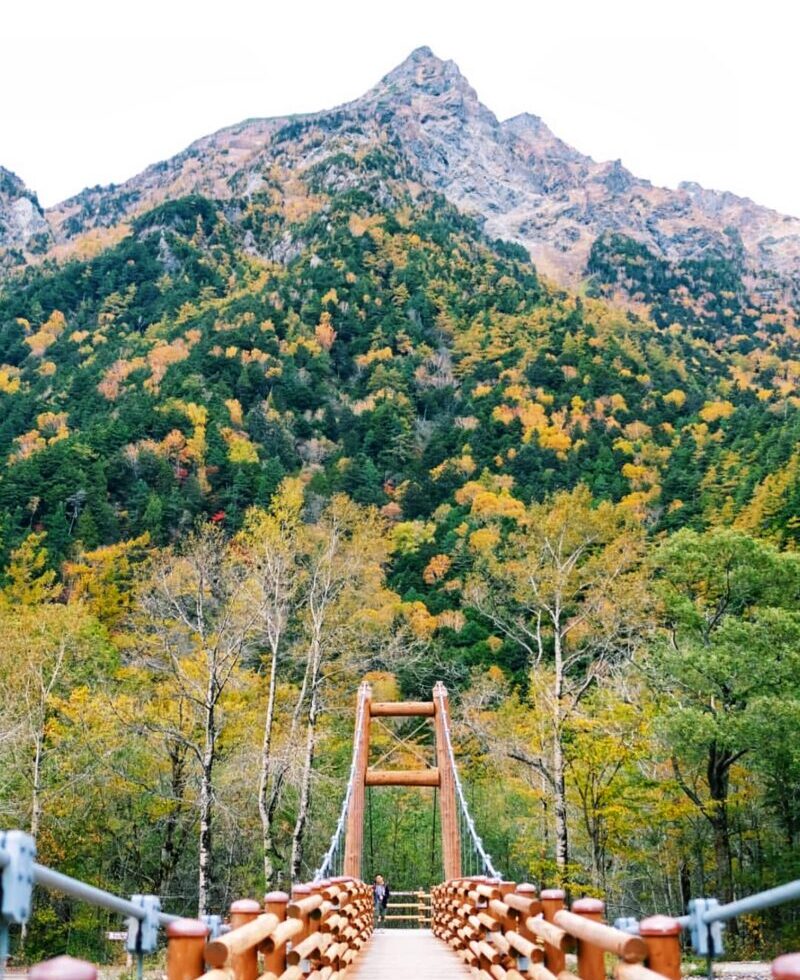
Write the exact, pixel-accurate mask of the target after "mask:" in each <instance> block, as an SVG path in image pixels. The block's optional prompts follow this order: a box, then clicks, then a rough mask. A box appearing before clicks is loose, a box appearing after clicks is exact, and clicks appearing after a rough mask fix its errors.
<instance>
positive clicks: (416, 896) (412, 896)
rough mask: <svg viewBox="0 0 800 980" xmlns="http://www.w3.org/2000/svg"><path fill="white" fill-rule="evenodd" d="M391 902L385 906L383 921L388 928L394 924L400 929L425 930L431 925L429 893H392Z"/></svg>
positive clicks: (419, 891)
mask: <svg viewBox="0 0 800 980" xmlns="http://www.w3.org/2000/svg"><path fill="white" fill-rule="evenodd" d="M391 899H392V900H391V901H390V902H389V904H388V905H387V906H386V914H385V915H384V917H383V921H384V922H385V923H387V924H388V925H389V927H390V928H392V927H394V926H395V924H396V925H397V927H398V928H401V929H414V928H418V929H427V928H428V927H429V926H430V924H431V893H430V892H426V891H422V890H418V891H415V892H392V894H391Z"/></svg>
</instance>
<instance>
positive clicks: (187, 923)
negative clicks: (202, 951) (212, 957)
mask: <svg viewBox="0 0 800 980" xmlns="http://www.w3.org/2000/svg"><path fill="white" fill-rule="evenodd" d="M208 933H209V928H208V926H207V925H206V924H205V922H201V921H200V920H199V919H176V920H175V921H174V922H170V923H169V925H168V926H167V939H189V938H191V937H198V938H202V939H205V937H206V936H207V935H208Z"/></svg>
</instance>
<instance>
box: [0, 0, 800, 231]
mask: <svg viewBox="0 0 800 980" xmlns="http://www.w3.org/2000/svg"><path fill="white" fill-rule="evenodd" d="M423 44H425V45H428V46H429V47H431V48H432V49H433V51H434V52H435V53H436V54H437V55H438V56H439V57H441V58H452V59H453V60H454V61H456V62H457V64H458V65H459V67H460V68H461V70H462V72H463V73H464V74H465V75H466V76H467V78H468V79H469V81H470V82H471V83H472V85H473V86H474V87H475V88H476V89H477V91H478V94H479V96H480V98H481V100H482V101H483V102H484V103H485V104H486V105H487V106H488V107H489V108H490V109H492V110H493V111H494V112H495V114H496V115H497V116H498V117H500V118H501V119H502V118H506V117H508V116H511V115H515V114H516V113H518V112H523V111H528V112H533V113H535V114H537V115H539V116H541V117H542V118H543V119H544V120H545V122H546V123H547V124H548V125H549V126H550V127H551V129H553V130H554V132H555V133H556V134H557V135H559V136H561V137H562V138H563V139H565V140H566V141H567V142H569V143H571V144H572V145H574V146H575V147H577V148H578V149H580V150H581V151H583V152H585V153H588V154H590V155H591V156H593V157H594V158H595V159H598V160H605V159H615V158H617V157H621V158H622V161H623V163H624V164H625V165H626V166H627V167H629V168H630V169H631V170H632V171H634V173H636V174H637V175H638V176H641V177H646V178H648V179H650V180H652V181H653V182H654V183H657V184H665V185H667V186H675V185H676V184H677V183H678V182H679V181H680V180H696V181H698V182H700V183H701V184H703V185H705V186H707V187H714V188H717V189H721V190H731V191H735V192H736V193H739V194H742V195H745V196H748V197H752V198H753V199H754V200H756V201H758V202H760V203H762V204H766V205H769V206H771V207H774V208H777V209H778V210H781V211H785V212H787V213H792V214H795V215H800V179H799V177H798V174H800V167H799V166H798V164H799V162H800V160H799V158H800V131H799V130H798V118H800V114H799V113H798V96H799V95H800V54H799V51H800V5H798V4H797V3H796V0H749V2H744V0H727V2H726V0H547V2H541V0H513V2H512V0H485V2H480V3H479V2H473V0H460V2H453V0H400V2H388V0H372V2H362V0H327V2H325V0H282V2H280V3H274V2H272V0H215V2H213V3H210V2H207V0H136V2H135V3H134V2H130V0H102V2H101V0H6V2H5V3H3V4H2V14H0V164H1V165H3V166H5V167H8V168H9V169H11V170H14V171H15V172H16V173H17V174H18V175H19V176H20V177H21V178H22V179H23V180H24V181H25V182H26V184H28V186H29V187H31V188H32V189H33V190H35V191H37V192H38V194H39V197H40V200H41V202H42V203H43V204H44V205H50V204H54V203H56V202H57V201H59V200H61V199H63V198H65V197H67V196H69V195H71V194H74V193H76V192H78V191H79V190H81V188H83V187H85V186H91V185H94V184H105V183H109V182H112V181H113V182H117V183H119V182H121V181H123V180H125V179H126V178H127V177H130V176H132V175H133V174H135V173H137V172H138V171H140V170H141V169H143V168H144V167H145V166H147V165H148V164H150V163H153V162H155V161H157V160H161V159H164V158H165V157H168V156H171V155H172V154H173V153H176V152H178V151H179V150H181V149H183V147H185V146H186V145H187V144H188V143H190V142H192V140H194V139H196V138H197V137H199V136H202V135H205V134H206V133H209V132H212V131H214V130H216V129H219V128H221V127H223V126H227V125H230V124H232V123H235V122H238V121H239V120H241V119H244V118H247V117H251V116H271V115H284V114H289V113H293V112H308V111H313V110H316V109H322V108H328V107H330V106H333V105H335V104H338V103H340V102H344V101H347V100H349V99H352V98H355V97H357V96H358V95H360V94H361V93H362V92H364V91H366V89H368V88H369V87H370V86H371V85H373V84H374V83H375V82H376V81H377V80H378V79H379V78H380V77H381V76H383V75H384V74H386V73H387V72H388V71H389V70H390V69H391V68H393V67H394V66H395V65H396V64H398V63H399V62H401V61H402V60H403V59H404V58H405V57H406V56H407V55H408V54H409V53H410V52H411V50H412V49H413V48H415V47H419V46H420V45H423Z"/></svg>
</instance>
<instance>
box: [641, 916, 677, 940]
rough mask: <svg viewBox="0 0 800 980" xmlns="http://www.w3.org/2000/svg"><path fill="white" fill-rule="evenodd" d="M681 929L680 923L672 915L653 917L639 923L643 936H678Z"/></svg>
mask: <svg viewBox="0 0 800 980" xmlns="http://www.w3.org/2000/svg"><path fill="white" fill-rule="evenodd" d="M681 928H682V927H681V924H680V922H678V920H677V919H673V918H672V916H671V915H651V916H650V917H649V918H647V919H642V921H641V922H640V923H639V934H640V935H641V936H677V935H678V934H679V933H680V931H681Z"/></svg>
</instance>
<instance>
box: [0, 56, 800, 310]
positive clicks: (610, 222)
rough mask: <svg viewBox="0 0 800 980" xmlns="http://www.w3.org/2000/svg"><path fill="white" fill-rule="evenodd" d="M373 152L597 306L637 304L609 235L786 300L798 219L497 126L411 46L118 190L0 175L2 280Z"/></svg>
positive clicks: (533, 121) (792, 287)
mask: <svg viewBox="0 0 800 980" xmlns="http://www.w3.org/2000/svg"><path fill="white" fill-rule="evenodd" d="M380 146H389V147H391V148H392V150H393V152H394V153H395V154H396V156H397V159H398V161H399V165H400V169H401V170H402V176H403V178H404V179H405V180H406V181H407V182H408V183H409V184H412V185H413V184H419V185H421V186H422V187H424V188H427V189H435V190H437V191H440V192H441V193H443V194H444V195H445V196H446V197H447V198H448V200H450V201H451V202H452V203H454V204H455V205H456V206H457V207H458V208H460V209H461V210H462V211H464V212H467V213H469V214H471V215H474V216H476V217H478V218H479V219H480V220H481V221H482V222H483V224H484V229H485V231H486V233H487V234H489V235H490V236H492V237H496V238H503V239H506V240H511V241H514V242H518V243H520V244H521V245H523V246H524V247H525V248H526V249H527V250H528V252H529V253H530V255H531V257H532V259H533V260H534V262H535V264H536V265H537V267H538V268H539V269H540V271H542V272H544V273H546V274H548V275H550V276H551V277H553V278H554V279H556V280H557V281H560V282H562V283H569V284H574V283H577V282H579V281H580V280H582V279H583V278H585V277H586V276H587V275H589V274H592V275H593V276H594V279H595V280H596V281H597V282H598V285H599V287H600V288H601V289H602V290H603V291H605V292H606V293H613V294H615V295H616V296H617V297H619V298H626V299H633V300H646V299H647V296H646V290H644V291H643V290H642V288H641V285H642V284H641V283H640V282H637V281H636V277H635V276H634V277H633V278H632V277H631V275H630V271H631V270H630V268H629V267H628V266H627V265H626V263H625V261H624V259H623V257H621V256H620V255H619V250H618V248H617V247H616V245H615V243H614V236H623V237H624V238H626V239H630V240H632V241H634V242H636V243H638V245H640V246H641V247H642V248H643V249H644V250H645V251H644V253H643V254H644V255H646V256H647V257H648V261H650V260H653V261H656V262H659V261H661V262H667V263H671V264H675V263H678V264H680V263H684V262H687V261H688V262H693V261H697V260H699V259H702V258H704V257H706V256H711V257H713V258H715V259H723V260H725V261H730V262H732V263H734V264H735V266H736V269H737V271H738V273H739V274H740V279H741V283H742V287H741V288H742V290H743V291H744V292H746V293H748V294H749V296H750V298H751V299H752V300H753V301H754V302H755V303H756V305H759V304H762V303H763V302H764V301H765V300H766V301H767V302H769V303H770V304H774V303H775V301H776V300H778V301H781V302H787V303H790V304H792V305H794V304H795V303H796V302H797V300H798V295H800V220H799V219H797V218H793V217H789V216H785V215H781V214H778V213H777V212H775V211H772V210H770V209H768V208H765V207H761V206H759V205H757V204H755V203H753V202H752V201H750V200H748V199H746V198H741V197H737V196H736V195H734V194H730V193H725V192H717V191H713V190H707V189H705V188H702V187H700V186H699V185H698V184H695V183H690V182H687V183H683V184H681V185H680V187H679V188H678V189H677V190H670V189H667V188H662V187H655V186H653V185H652V184H651V183H650V182H649V181H647V180H643V179H641V178H639V177H636V176H634V175H633V174H632V173H630V171H628V170H627V169H626V168H625V167H624V166H623V165H622V163H621V161H619V160H614V161H610V162H608V161H607V162H600V163H598V162H596V161H594V160H593V159H591V158H590V157H588V156H586V155H584V154H582V153H580V152H579V151H578V150H575V149H573V148H572V147H571V146H569V145H567V144H566V143H564V142H563V141H562V140H560V139H559V138H558V137H557V136H556V135H555V134H554V133H553V132H552V131H551V130H550V129H549V128H548V126H547V125H546V124H545V123H544V122H543V121H542V120H541V119H540V118H539V117H538V116H535V115H530V114H527V113H525V114H522V115H519V116H515V117H513V118H511V119H507V120H505V121H502V122H501V121H499V120H498V119H497V117H496V116H495V115H494V114H493V113H492V112H491V110H490V109H488V108H487V107H486V106H484V105H483V104H482V103H481V102H480V100H479V99H478V96H477V94H476V93H475V91H474V89H473V88H472V87H471V86H470V85H469V83H468V81H467V80H466V79H465V78H464V76H463V75H462V74H461V72H460V71H459V69H458V67H457V65H456V64H455V63H454V62H452V61H442V60H441V59H439V58H437V57H436V56H435V55H434V54H433V53H432V52H431V51H430V49H428V48H424V47H423V48H418V49H417V50H416V51H414V52H413V53H412V54H411V55H410V56H409V58H408V59H406V61H404V62H403V63H402V64H401V65H399V66H398V67H397V68H395V69H394V70H393V71H391V72H390V73H389V74H388V75H386V76H385V77H384V78H383V79H381V81H380V82H378V84H377V85H375V86H374V87H373V88H372V89H370V90H369V91H368V92H367V93H365V94H364V95H363V96H362V97H361V98H359V99H356V100H355V101H353V102H350V103H347V104H346V105H343V106H339V107H337V108H334V109H330V110H326V111H322V112H318V113H314V114H310V115H304V116H286V117H280V118H274V119H252V120H247V121H245V122H242V123H239V124H238V125H236V126H231V127H230V128H228V129H223V130H221V131H219V132H218V133H214V134H213V135H210V136H206V137H203V138H202V139H199V140H198V141H197V142H195V143H193V144H192V145H191V146H190V147H188V148H187V149H186V150H185V151H183V152H182V153H179V154H178V155H177V156H175V157H173V158H171V159H169V160H166V161H162V162H161V163H157V164H154V165H153V166H151V167H149V168H148V169H147V170H145V171H143V172H142V173H140V174H138V175H137V176H135V177H132V178H131V179H130V180H128V181H126V182H125V183H123V184H121V185H118V186H113V185H112V186H109V187H95V188H91V189H87V190H85V191H83V192H82V193H80V194H78V195H77V196H76V197H73V198H70V199H69V200H67V201H64V202H62V203H61V204H58V205H56V206H55V207H53V208H50V209H48V210H47V211H46V212H44V213H43V212H42V211H41V209H40V208H39V207H38V204H37V203H36V199H35V197H34V196H33V195H32V194H30V193H28V192H27V191H25V189H24V187H23V185H22V184H21V182H19V181H18V180H17V179H16V178H15V177H13V175H10V174H8V173H7V172H6V171H0V173H2V174H3V177H2V184H0V249H2V250H3V251H4V252H5V266H6V267H8V266H10V265H13V264H14V263H16V264H23V263H26V262H32V261H34V262H35V261H38V260H39V259H40V258H41V256H43V255H48V254H54V255H56V256H63V255H65V254H74V253H76V252H77V254H79V255H86V254H92V253H94V252H96V251H97V250H98V249H100V248H102V247H103V246H104V245H106V244H108V243H110V242H113V241H115V240H117V239H118V238H119V237H121V234H122V233H123V232H122V231H121V230H120V229H121V228H122V229H124V227H125V223H126V222H128V221H130V219H131V218H133V217H135V216H136V215H138V214H141V213H143V212H144V211H146V210H148V209H149V208H152V207H153V206H154V205H156V204H158V203H160V202H161V201H163V200H165V199H168V198H174V197H177V196H181V195H185V194H188V193H199V194H203V195H204V196H208V197H211V198H216V199H231V198H244V199H247V198H248V197H249V196H251V195H253V194H254V193H257V192H259V190H263V189H265V188H266V187H267V186H268V185H269V183H270V181H271V180H272V181H274V180H275V179H276V176H278V177H280V175H281V174H282V175H283V177H286V176H292V177H300V176H302V174H303V173H304V172H306V171H308V170H309V169H310V168H319V167H320V165H321V164H324V163H325V162H326V161H327V162H328V164H329V168H331V173H330V174H329V176H328V183H329V184H330V183H331V182H336V181H338V182H339V184H341V183H342V182H345V183H346V182H347V181H348V180H352V179H353V178H352V176H350V177H348V176H347V175H346V174H342V173H340V172H339V173H336V171H337V156H338V155H340V154H342V153H353V152H359V153H362V154H363V153H366V152H368V151H369V149H370V148H375V147H380ZM598 243H600V244H599V246H598ZM617 244H618V243H617ZM609 245H611V248H609ZM598 248H599V250H600V252H601V261H600V262H598V260H597V259H598V257H597V254H596V252H597V250H598ZM609 254H613V257H614V262H613V264H612V265H613V267H609V265H608V262H607V261H606V260H607V258H608V256H609ZM600 266H602V267H603V272H604V275H605V279H606V281H602V280H603V278H604V275H598V269H599V268H600Z"/></svg>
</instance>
